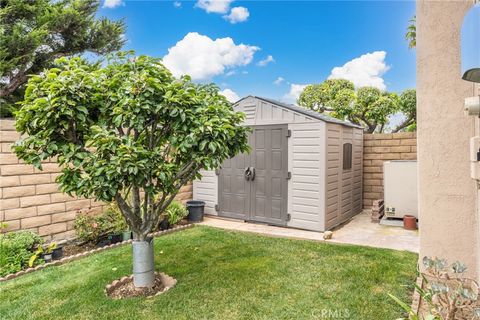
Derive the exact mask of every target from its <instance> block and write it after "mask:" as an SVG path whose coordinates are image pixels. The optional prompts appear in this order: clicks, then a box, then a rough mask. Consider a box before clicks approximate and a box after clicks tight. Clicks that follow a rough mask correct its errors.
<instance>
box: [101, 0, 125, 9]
mask: <svg viewBox="0 0 480 320" xmlns="http://www.w3.org/2000/svg"><path fill="white" fill-rule="evenodd" d="M124 5H125V3H124V2H123V0H105V2H103V8H109V9H113V8H116V7H119V6H124Z"/></svg>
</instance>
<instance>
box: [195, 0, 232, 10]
mask: <svg viewBox="0 0 480 320" xmlns="http://www.w3.org/2000/svg"><path fill="white" fill-rule="evenodd" d="M232 1H233V0H198V1H197V3H196V5H195V6H196V7H198V8H201V9H203V10H205V11H207V12H208V13H211V12H213V13H227V12H228V9H230V3H231V2H232Z"/></svg>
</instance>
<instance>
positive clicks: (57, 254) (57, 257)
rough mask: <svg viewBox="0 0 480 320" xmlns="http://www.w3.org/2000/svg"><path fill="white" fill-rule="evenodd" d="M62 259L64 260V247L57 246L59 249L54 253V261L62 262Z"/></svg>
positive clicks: (54, 250)
mask: <svg viewBox="0 0 480 320" xmlns="http://www.w3.org/2000/svg"><path fill="white" fill-rule="evenodd" d="M62 258H63V246H59V245H57V247H56V248H55V249H53V251H52V259H53V260H60V259H62Z"/></svg>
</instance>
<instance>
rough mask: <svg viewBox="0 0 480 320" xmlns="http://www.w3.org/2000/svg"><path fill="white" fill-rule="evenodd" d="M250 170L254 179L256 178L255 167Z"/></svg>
mask: <svg viewBox="0 0 480 320" xmlns="http://www.w3.org/2000/svg"><path fill="white" fill-rule="evenodd" d="M250 172H251V173H252V179H251V180H252V181H253V180H255V167H250Z"/></svg>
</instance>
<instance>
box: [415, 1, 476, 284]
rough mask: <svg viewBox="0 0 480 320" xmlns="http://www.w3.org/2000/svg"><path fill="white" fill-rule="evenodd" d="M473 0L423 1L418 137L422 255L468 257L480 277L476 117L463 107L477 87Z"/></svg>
mask: <svg viewBox="0 0 480 320" xmlns="http://www.w3.org/2000/svg"><path fill="white" fill-rule="evenodd" d="M473 5H474V1H473V0H462V1H426V0H419V1H418V2H417V49H416V50H417V105H418V110H417V123H418V125H417V130H418V131H417V142H418V161H419V168H418V174H419V188H418V189H419V214H420V259H421V258H422V257H423V256H437V257H443V258H447V259H448V260H449V261H451V262H453V261H454V260H459V261H462V262H464V263H466V264H467V266H468V267H469V274H470V276H473V277H476V278H477V279H479V275H480V273H479V238H478V234H479V223H478V210H477V187H476V182H475V181H474V180H473V179H471V178H470V171H469V146H468V143H469V138H470V137H472V136H474V135H475V132H476V130H475V120H474V118H473V117H468V116H466V115H465V114H464V112H463V104H464V98H465V97H469V96H472V95H473V94H474V86H473V85H472V83H468V82H466V81H463V80H462V79H461V51H460V48H461V27H462V23H463V18H464V16H465V14H466V13H467V12H468V10H469V9H470V8H471V7H472V6H473Z"/></svg>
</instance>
